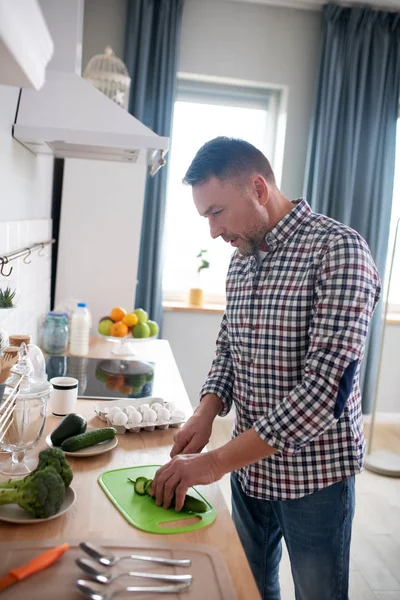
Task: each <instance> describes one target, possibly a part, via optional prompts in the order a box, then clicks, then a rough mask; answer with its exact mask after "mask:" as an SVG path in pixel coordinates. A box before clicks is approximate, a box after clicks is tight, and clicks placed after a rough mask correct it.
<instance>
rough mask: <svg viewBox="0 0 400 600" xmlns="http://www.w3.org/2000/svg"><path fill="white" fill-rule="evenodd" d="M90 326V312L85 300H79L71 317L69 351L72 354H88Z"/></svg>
mask: <svg viewBox="0 0 400 600" xmlns="http://www.w3.org/2000/svg"><path fill="white" fill-rule="evenodd" d="M90 327H91V317H90V312H89V310H88V309H87V307H86V304H85V303H84V302H78V304H77V306H76V309H75V310H74V312H73V313H72V317H71V328H70V340H69V353H70V354H72V356H86V355H87V354H88V352H89V335H90Z"/></svg>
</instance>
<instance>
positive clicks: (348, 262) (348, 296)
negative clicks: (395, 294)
mask: <svg viewBox="0 0 400 600" xmlns="http://www.w3.org/2000/svg"><path fill="white" fill-rule="evenodd" d="M294 205H295V206H294V208H293V210H292V211H291V212H290V213H288V214H287V215H285V217H284V218H283V219H282V220H281V221H279V223H278V224H277V225H276V226H275V227H274V228H273V229H272V230H271V231H269V232H268V234H267V235H266V238H265V240H266V242H267V245H268V252H267V253H266V255H265V256H264V258H263V259H262V261H261V263H260V264H259V265H258V262H257V258H256V257H255V256H250V257H245V256H242V255H241V254H240V253H239V252H238V251H236V252H235V253H234V254H233V256H232V259H231V262H230V266H229V270H228V274H227V281H226V295H227V303H226V310H225V313H224V316H223V318H222V323H221V327H220V331H219V334H218V339H217V347H216V354H215V358H214V360H213V363H212V366H211V369H210V372H209V374H208V376H207V379H206V382H205V384H204V386H203V388H202V390H201V392H200V398H201V397H202V396H204V394H207V393H213V394H216V395H217V396H218V397H219V398H220V399H221V400H222V402H223V405H224V408H223V410H222V412H221V413H220V414H221V416H225V415H226V414H227V413H228V412H229V411H230V409H231V407H232V403H234V405H235V409H236V418H235V424H234V429H233V432H232V437H236V436H238V435H239V434H241V433H243V432H245V431H247V430H248V429H250V428H251V427H253V428H254V429H255V430H256V432H257V433H258V434H259V436H260V437H261V438H262V439H263V440H264V441H265V442H267V443H268V444H270V445H271V446H273V447H274V448H275V449H276V450H277V451H278V453H277V454H274V455H273V456H271V457H269V458H266V459H262V460H259V461H258V462H256V463H254V464H251V465H249V466H247V467H243V468H241V469H239V470H238V471H237V475H238V477H239V480H240V482H241V485H242V488H243V490H244V491H245V492H246V493H247V494H248V495H250V496H252V497H255V498H263V499H267V500H288V499H294V498H300V497H302V496H305V495H307V494H311V493H312V492H314V491H316V490H319V489H321V488H324V487H327V486H329V485H331V484H333V483H335V482H337V481H339V480H342V479H344V478H346V477H349V476H351V475H354V474H356V473H359V472H360V471H361V470H362V467H363V457H364V452H365V440H364V432H363V421H362V413H361V394H360V388H359V371H360V365H361V362H362V359H363V354H364V345H365V339H366V335H367V331H368V327H369V323H370V320H371V316H372V313H373V310H374V308H375V305H376V303H377V301H378V299H379V295H380V280H379V276H378V273H377V270H376V267H375V265H374V262H373V260H372V257H371V254H370V251H369V248H368V246H367V244H366V242H365V241H364V239H363V238H362V237H361V236H360V235H359V234H358V233H356V232H355V231H353V230H352V229H350V228H349V227H347V226H345V225H343V224H341V223H338V222H336V221H334V220H332V219H329V218H327V217H325V216H323V215H320V214H317V213H314V212H313V211H312V210H311V208H310V206H309V205H308V204H307V202H306V200H304V199H300V200H297V201H296V202H295V203H294Z"/></svg>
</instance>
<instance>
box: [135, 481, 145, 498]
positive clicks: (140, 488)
mask: <svg viewBox="0 0 400 600" xmlns="http://www.w3.org/2000/svg"><path fill="white" fill-rule="evenodd" d="M146 482H147V477H138V478H137V479H136V481H135V492H136V493H137V494H139V495H140V496H144V495H145V493H146V492H145V489H144V488H145V485H146Z"/></svg>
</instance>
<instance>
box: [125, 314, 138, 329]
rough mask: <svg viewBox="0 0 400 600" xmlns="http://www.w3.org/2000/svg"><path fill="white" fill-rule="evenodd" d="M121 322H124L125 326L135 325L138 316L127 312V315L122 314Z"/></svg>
mask: <svg viewBox="0 0 400 600" xmlns="http://www.w3.org/2000/svg"><path fill="white" fill-rule="evenodd" d="M122 322H123V323H125V325H127V327H135V325H136V324H137V322H138V317H137V315H135V313H128V314H127V315H125V316H124V318H123V319H122Z"/></svg>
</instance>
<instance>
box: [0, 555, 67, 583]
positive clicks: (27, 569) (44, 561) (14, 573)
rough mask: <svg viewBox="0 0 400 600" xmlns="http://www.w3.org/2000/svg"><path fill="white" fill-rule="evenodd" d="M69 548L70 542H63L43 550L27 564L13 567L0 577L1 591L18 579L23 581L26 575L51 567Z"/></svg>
mask: <svg viewBox="0 0 400 600" xmlns="http://www.w3.org/2000/svg"><path fill="white" fill-rule="evenodd" d="M68 548H69V544H61V545H60V546H56V547H55V548H50V550H46V551H45V552H42V554H39V556H36V557H35V558H34V559H32V560H31V561H29V562H28V563H26V564H25V565H21V566H20V567H16V568H15V569H11V571H9V572H8V573H7V575H4V576H3V577H1V578H0V592H1V591H2V590H4V589H5V588H6V587H8V586H9V585H12V584H13V583H17V581H22V579H25V578H26V577H29V576H30V575H33V574H34V573H37V572H38V571H42V570H43V569H46V567H49V566H50V565H52V564H53V563H55V562H56V561H57V560H58V559H59V558H60V556H62V555H63V554H64V553H65V552H66V551H67V550H68Z"/></svg>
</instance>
